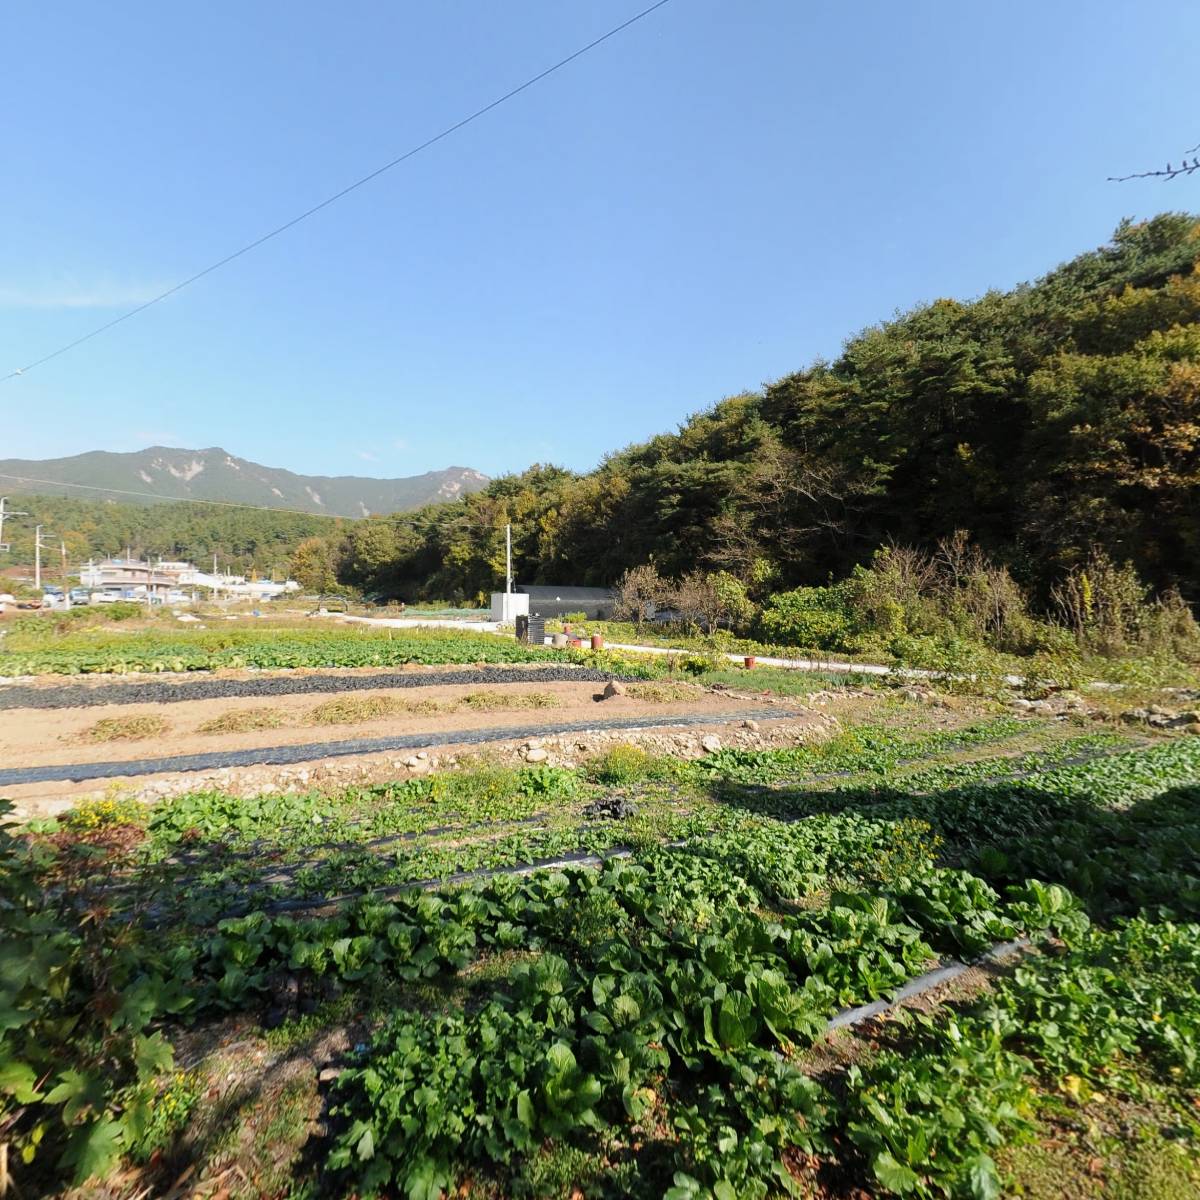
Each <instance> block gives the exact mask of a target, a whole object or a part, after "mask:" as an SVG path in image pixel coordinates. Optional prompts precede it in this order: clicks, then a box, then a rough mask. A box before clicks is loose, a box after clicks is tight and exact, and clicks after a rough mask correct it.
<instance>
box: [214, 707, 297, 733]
mask: <svg viewBox="0 0 1200 1200" xmlns="http://www.w3.org/2000/svg"><path fill="white" fill-rule="evenodd" d="M286 723H287V718H286V717H285V716H284V715H283V713H281V712H280V711H279V710H278V709H277V708H235V709H233V710H232V711H230V712H227V713H222V714H221V715H220V716H219V717H213V718H212V719H211V720H209V721H205V722H204V724H203V725H201V726H200V727H199V728H198V729H197V730H196V732H197V733H252V732H253V731H254V730H256V729H278V728H279V727H280V726H281V725H285V724H286Z"/></svg>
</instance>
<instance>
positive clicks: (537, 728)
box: [0, 676, 783, 787]
mask: <svg viewBox="0 0 1200 1200" xmlns="http://www.w3.org/2000/svg"><path fill="white" fill-rule="evenodd" d="M572 677H573V678H577V676H572ZM781 715H783V714H782V713H781V712H780V710H778V709H769V708H768V709H751V710H747V711H742V712H733V713H725V714H723V715H720V714H714V713H701V714H697V715H695V716H678V717H658V718H647V717H612V718H609V719H608V720H598V721H597V720H591V721H572V722H569V723H567V724H559V725H555V724H552V723H543V724H540V725H518V726H511V725H510V726H505V727H501V728H494V729H474V730H453V729H451V730H446V731H444V732H442V733H415V734H407V735H404V736H401V737H386V738H353V739H351V740H349V741H341V742H306V743H304V744H302V745H298V746H266V747H264V748H262V749H260V750H213V751H207V752H205V753H204V754H180V755H176V756H175V757H173V758H135V759H128V760H125V761H118V762H92V763H66V764H63V765H61V766H47V767H9V768H7V769H6V770H0V787H17V786H19V785H20V784H26V783H55V782H64V781H65V782H81V781H84V780H90V779H117V778H122V777H124V776H132V775H159V774H163V773H165V772H175V771H212V770H219V769H221V768H224V767H252V766H259V765H264V766H280V765H283V764H290V763H300V762H311V761H313V760H315V759H319V758H340V757H343V756H345V755H349V754H376V753H380V752H385V751H394V750H416V749H422V748H425V747H428V746H459V745H476V744H478V743H481V742H503V741H509V740H513V739H520V738H533V737H547V736H550V735H553V734H559V733H585V732H589V731H591V730H605V729H675V728H687V727H689V726H697V725H700V726H703V725H730V724H735V723H737V722H739V721H746V720H758V721H764V720H766V721H769V720H778V719H779V718H780V716H781Z"/></svg>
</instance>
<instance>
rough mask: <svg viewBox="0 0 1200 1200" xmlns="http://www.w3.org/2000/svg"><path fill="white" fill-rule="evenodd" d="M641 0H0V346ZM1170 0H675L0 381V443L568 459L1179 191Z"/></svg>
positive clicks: (233, 240) (124, 291)
mask: <svg viewBox="0 0 1200 1200" xmlns="http://www.w3.org/2000/svg"><path fill="white" fill-rule="evenodd" d="M642 6H643V5H642V4H639V2H638V0H589V2H587V3H583V2H580V0H575V2H573V3H562V2H561V0H560V2H558V3H551V2H550V0H508V2H507V3H496V2H495V0H442V2H440V3H434V4H428V3H427V4H420V5H417V4H407V3H399V2H395V3H382V2H376V3H353V2H352V3H345V4H339V5H331V4H324V3H322V4H317V3H314V2H311V0H288V2H286V3H285V2H283V0H267V2H256V3H252V4H247V3H245V2H244V0H240V2H237V3H234V2H231V0H216V2H209V3H205V4H203V5H200V4H194V5H176V4H162V3H148V2H138V3H133V2H130V3H122V4H118V5H96V4H94V3H90V2H89V3H82V2H78V0H74V2H66V3H60V4H53V5H50V4H42V5H23V6H17V5H11V6H8V8H7V9H6V11H5V13H4V16H3V18H2V20H0V30H2V33H3V43H4V46H5V56H4V57H5V64H4V69H3V72H2V74H0V105H2V111H3V112H4V113H5V121H4V123H3V132H2V133H0V150H2V158H3V162H4V172H3V175H4V186H3V187H2V188H0V373H6V372H7V371H8V370H10V369H11V368H12V367H15V366H19V365H21V364H22V363H27V362H29V361H31V360H33V359H35V358H38V357H40V356H41V355H42V354H44V353H46V352H48V351H50V350H52V349H54V348H55V347H56V346H58V345H60V344H62V343H64V342H66V341H69V340H70V339H72V338H73V337H76V336H79V335H80V334H81V333H84V332H86V331H87V330H88V329H90V328H92V327H93V326H94V325H97V324H100V323H101V322H103V321H105V320H108V319H110V318H111V317H113V316H116V315H118V314H119V313H120V312H121V311H122V309H123V307H126V306H129V305H130V304H134V303H137V302H139V301H140V300H143V299H145V298H146V297H148V296H149V295H151V294H153V293H154V292H155V291H157V290H160V289H161V288H162V287H164V286H169V285H170V284H172V283H174V282H175V281H177V280H178V279H180V278H183V277H185V276H187V275H189V274H191V273H192V272H194V271H196V270H197V269H199V268H201V267H203V266H205V265H206V264H207V263H209V262H210V261H212V260H214V259H216V258H219V257H221V256H222V255H224V254H226V253H228V252H229V251H230V250H232V249H235V248H236V247H238V246H239V245H241V244H243V243H244V242H246V241H248V240H250V239H251V238H253V237H255V236H257V235H259V234H260V233H262V232H264V231H265V230H267V229H269V228H271V227H273V226H274V225H276V224H278V223H280V222H281V221H283V220H286V219H287V218H289V217H291V216H292V215H294V214H295V213H296V212H298V211H300V210H301V209H303V208H306V207H307V206H309V205H310V204H312V203H314V202H316V201H318V200H320V199H322V198H323V197H324V196H325V195H327V194H328V193H330V192H331V191H334V190H337V189H338V188H339V187H341V186H344V185H345V184H346V183H348V182H350V181H351V180H353V179H354V178H356V177H357V176H359V175H361V174H363V173H365V172H366V171H368V170H370V169H372V168H374V167H375V166H377V165H379V164H380V163H381V162H384V161H386V160H388V159H389V158H391V157H393V156H395V155H396V154H398V153H401V152H403V151H404V150H405V149H407V148H408V147H409V146H411V145H413V144H415V143H416V142H419V141H422V140H423V139H424V138H426V137H427V136H429V135H430V134H431V133H434V132H436V131H437V130H439V129H441V128H442V127H444V126H445V125H447V124H449V123H451V122H453V121H455V120H457V119H459V118H460V117H462V116H463V115H465V114H466V113H467V112H469V111H471V110H472V109H474V108H476V107H478V106H479V105H481V104H483V103H486V102H487V101H489V100H491V99H493V98H494V97H495V96H496V95H498V94H499V93H501V92H503V91H506V90H507V89H508V88H510V87H512V86H513V85H515V84H516V83H519V82H521V81H522V80H523V79H524V78H526V77H528V76H529V75H532V74H534V73H535V72H537V71H539V70H541V69H542V68H544V67H545V66H547V65H549V64H550V63H551V62H553V61H555V60H556V59H558V58H560V57H562V56H563V55H564V54H566V53H569V52H570V51H571V50H573V49H575V48H576V47H577V46H579V45H581V44H582V43H584V42H586V41H588V40H590V39H591V38H592V37H594V36H596V35H597V34H599V33H601V32H603V31H604V30H605V29H607V28H609V27H610V26H612V25H614V24H616V23H617V22H619V21H621V20H623V19H625V18H626V17H628V16H629V15H631V14H632V13H633V12H635V11H637V9H638V8H639V7H642ZM1197 45H1200V5H1197V4H1195V3H1194V0H1138V2H1134V0H1129V2H1122V3H1117V2H1115V0H1089V2H1088V3H1086V4H1085V3H1083V2H1082V0H1076V2H1075V3H1068V2H1066V0H1062V2H1049V3H1048V2H1047V0H1038V2H1036V3H1035V2H1031V0H1015V2H1012V0H1010V2H1009V3H1005V4H986V5H985V4H981V3H965V4H964V3H962V0H913V2H910V3H905V4H896V3H895V2H894V0H891V2H887V3H884V2H881V0H862V2H860V3H857V4H853V5H850V4H839V3H832V2H826V3H821V2H811V3H809V2H801V0H742V2H740V3H734V2H732V0H672V2H671V3H669V4H668V5H667V6H666V7H665V8H663V9H661V10H660V11H658V12H657V13H655V14H653V15H652V16H650V17H648V18H647V19H646V20H645V21H643V22H641V23H639V24H638V25H636V26H634V27H633V28H631V29H630V30H628V31H627V32H625V33H623V34H621V35H619V36H618V37H617V38H615V39H613V40H612V41H610V42H608V43H606V44H605V45H604V46H602V47H600V48H599V49H597V50H596V51H593V52H592V53H591V54H589V55H587V56H586V57H585V58H583V59H581V60H579V61H577V62H575V63H574V64H572V65H571V66H570V67H568V68H566V69H564V70H563V71H562V72H560V73H558V74H557V75H555V76H553V77H551V78H550V79H548V80H546V81H545V82H544V83H542V84H540V85H538V86H537V87H536V88H533V89H531V90H530V91H528V92H526V93H524V94H523V95H522V96H520V97H518V98H517V99H516V100H514V101H512V102H511V103H509V104H506V105H504V106H503V107H502V108H500V109H499V110H497V111H495V112H493V113H491V114H489V115H488V116H486V117H484V118H482V119H481V120H480V121H478V122H476V123H475V124H473V125H472V126H470V127H469V128H467V129H465V130H463V131H462V132H461V133H459V134H457V135H455V136H454V137H452V138H449V139H447V140H446V141H444V142H442V143H440V144H439V145H437V146H435V147H434V148H433V149H431V150H430V151H428V152H426V153H424V154H422V155H420V156H419V157H417V158H415V159H413V160H411V161H410V162H408V163H406V164H404V165H402V166H400V167H399V168H397V169H396V170H394V171H392V172H390V173H388V174H387V175H385V176H383V177H382V178H381V179H379V180H377V181H376V182H375V183H373V184H371V185H370V186H369V187H367V188H364V189H362V190H360V191H358V192H357V193H355V194H354V195H352V196H350V197H349V198H347V199H346V200H344V201H342V202H341V203H339V204H337V205H335V206H333V207H332V208H330V209H328V210H326V211H325V212H323V213H321V214H319V215H318V216H316V217H315V218H314V219H312V220H310V221H308V222H306V223H304V224H303V225H301V226H299V227H298V228H296V229H294V230H292V231H291V232H290V233H288V234H285V235H284V236H282V237H280V238H278V239H277V240H275V241H274V242H272V243H270V244H268V245H266V246H264V247H263V248H261V249H260V250H258V251H256V252H254V253H253V254H251V255H248V256H246V257H245V258H243V259H241V260H239V261H238V262H236V263H234V264H233V265H231V266H229V267H227V268H225V269H224V270H222V271H220V272H218V273H216V274H214V275H212V276H210V277H208V278H207V279H205V280H202V281H201V282H200V283H198V284H196V285H195V286H193V287H191V288H189V289H188V290H186V291H185V292H183V293H181V294H180V295H178V296H176V297H173V298H172V299H170V300H168V301H167V302H165V303H163V304H161V305H158V306H157V307H155V308H154V309H151V310H149V311H147V312H146V313H144V314H142V315H141V316H139V317H137V318H135V319H134V320H132V321H129V322H128V323H126V324H124V325H122V326H120V327H119V328H117V329H115V330H113V331H112V332H111V333H109V334H107V335H105V336H103V337H101V338H98V339H96V340H95V341H93V342H90V343H88V344H87V345H85V346H82V347H80V348H79V349H78V350H76V351H73V352H72V353H71V354H69V355H65V356H63V357H62V358H60V359H58V360H56V361H54V362H52V363H48V364H47V365H45V366H44V367H41V368H38V369H37V370H36V371H33V372H31V373H29V374H27V375H25V376H23V377H22V378H19V379H16V380H11V381H9V382H8V383H5V384H3V385H0V405H2V407H0V457H9V456H24V457H49V456H57V455H61V454H71V453H78V452H80V451H83V450H88V449H112V450H130V449H137V448H140V447H142V446H144V445H147V444H150V443H152V442H162V443H166V444H171V445H181V446H188V447H200V446H210V445H220V446H223V447H225V448H226V449H227V450H230V451H231V452H233V453H236V454H240V455H242V456H244V457H247V458H251V459H255V460H258V461H261V462H265V463H268V464H270V465H274V466H286V467H289V468H291V469H293V470H297V471H303V472H312V473H322V474H367V475H385V476H390V475H404V474H415V473H418V472H420V471H425V470H430V469H434V468H438V467H443V466H446V465H449V464H451V463H453V464H458V465H464V466H472V467H476V468H478V469H480V470H484V471H487V472H488V473H490V474H496V473H499V472H502V471H505V470H513V469H520V468H522V467H524V466H526V465H528V464H529V463H530V462H532V461H553V462H558V463H562V464H564V465H566V466H570V467H573V468H577V469H585V468H588V467H590V466H592V465H594V464H595V462H596V461H597V460H598V459H599V458H600V457H601V455H602V454H604V453H605V452H607V451H609V450H613V449H616V448H618V447H620V446H622V445H625V444H627V443H629V442H631V441H636V440H640V439H642V438H644V437H647V436H649V435H651V434H654V433H656V432H659V431H662V430H665V429H670V428H673V427H674V426H675V425H677V424H678V423H679V422H680V421H681V420H683V419H684V418H685V417H686V416H687V415H688V414H689V413H691V412H694V411H696V410H698V409H701V408H704V407H707V406H708V405H710V404H711V403H713V402H715V401H716V400H719V399H720V398H721V397H722V396H724V395H728V394H732V393H735V392H738V391H741V390H743V389H746V388H754V387H757V386H759V385H760V384H761V383H762V382H764V381H765V380H769V379H772V378H776V377H778V376H780V375H782V374H784V373H786V372H788V371H789V370H794V369H797V368H799V367H801V366H803V365H804V364H806V363H807V362H809V361H810V360H811V359H812V358H814V357H816V356H821V355H824V356H832V355H835V354H836V353H837V351H838V348H839V346H840V345H841V343H842V341H843V340H844V339H845V338H846V337H847V336H848V335H850V334H851V333H853V332H854V331H856V330H857V329H860V328H862V327H863V326H864V325H867V324H870V323H872V322H874V321H877V320H879V319H881V318H884V317H886V316H888V315H889V314H891V313H892V312H893V311H894V310H896V309H897V308H907V307H909V306H911V305H913V304H915V303H918V302H921V301H924V300H930V299H933V298H936V297H938V296H944V295H952V296H960V297H965V296H971V295H975V294H978V293H979V292H981V291H983V290H985V289H986V288H987V287H989V286H993V285H996V286H1007V285H1010V284H1012V283H1015V282H1017V281H1019V280H1022V279H1028V278H1032V277H1035V276H1037V275H1039V274H1041V273H1042V272H1044V271H1045V270H1046V269H1048V268H1049V267H1051V266H1053V265H1054V264H1055V263H1057V262H1059V261H1062V260H1063V259H1066V258H1069V257H1070V256H1072V255H1073V254H1075V253H1077V252H1078V251H1080V250H1084V249H1087V248H1089V247H1092V246H1094V245H1096V244H1098V243H1100V242H1102V241H1103V240H1104V239H1105V238H1106V237H1107V236H1108V235H1109V233H1110V232H1111V231H1112V229H1113V227H1114V226H1115V225H1116V223H1117V221H1118V220H1119V219H1120V218H1121V217H1122V216H1126V215H1128V216H1134V217H1140V216H1148V215H1151V214H1153V213H1154V212H1157V211H1160V210H1162V209H1165V208H1193V209H1195V208H1200V184H1198V183H1197V182H1196V180H1195V179H1194V178H1193V179H1185V180H1181V181H1178V182H1176V183H1174V184H1162V183H1157V182H1135V183H1125V184H1120V185H1118V184H1113V183H1108V182H1106V176H1108V175H1110V174H1118V173H1123V172H1124V171H1127V170H1132V169H1136V168H1139V167H1143V166H1153V165H1158V164H1160V163H1161V162H1163V161H1165V160H1167V159H1169V158H1175V159H1178V157H1179V155H1180V153H1181V152H1182V151H1183V150H1185V149H1187V148H1188V147H1190V146H1192V145H1194V144H1195V143H1196V142H1200V108H1198V107H1197V104H1196V68H1195V50H1196V47H1197Z"/></svg>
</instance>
